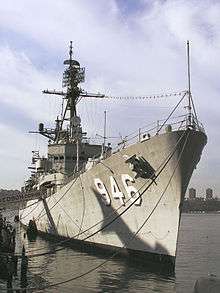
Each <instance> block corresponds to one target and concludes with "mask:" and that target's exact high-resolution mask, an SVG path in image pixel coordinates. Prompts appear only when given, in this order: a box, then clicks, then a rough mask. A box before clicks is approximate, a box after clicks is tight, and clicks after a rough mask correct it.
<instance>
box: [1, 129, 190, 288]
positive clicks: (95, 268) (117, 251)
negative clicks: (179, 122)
mask: <svg viewBox="0 0 220 293" xmlns="http://www.w3.org/2000/svg"><path fill="white" fill-rule="evenodd" d="M186 132H187V130H186ZM188 137H189V131H188V133H187V137H186V139H185V142H184V145H183V147H182V150H181V152H180V154H179V156H178V161H177V164H176V166H175V168H174V170H173V172H172V174H171V177H170V179H169V180H168V183H167V185H166V187H165V189H164V190H163V192H162V194H161V196H160V197H159V199H158V201H157V203H156V204H155V206H154V208H153V209H152V211H151V212H150V214H149V215H148V217H147V218H146V219H145V220H144V222H143V223H142V224H141V226H140V227H139V228H138V230H137V231H136V232H135V233H134V235H133V236H132V237H131V239H129V240H128V241H127V242H126V243H125V244H124V245H123V246H122V247H118V248H117V250H116V251H115V252H114V253H113V254H112V255H111V256H110V257H108V258H107V259H106V260H105V261H103V262H102V263H101V264H98V265H97V266H95V267H93V268H91V269H89V270H88V271H86V272H84V273H82V274H80V275H77V276H75V277H72V278H70V279H67V280H64V281H60V282H57V283H54V284H51V285H48V286H44V287H38V288H36V287H32V288H15V289H9V290H10V291H11V290H22V289H26V290H28V291H29V290H30V291H34V290H40V291H41V290H44V289H47V288H51V287H56V286H59V285H63V284H66V283H69V282H72V281H74V280H76V279H79V278H82V277H84V276H86V275H88V274H90V273H92V272H94V271H96V270H97V269H98V268H100V267H102V266H103V265H105V264H106V263H107V262H109V261H110V260H111V259H112V258H114V257H115V256H116V255H118V254H119V253H120V251H121V250H122V249H124V248H126V246H128V244H130V243H131V242H132V241H133V239H134V238H135V237H136V236H137V235H138V233H139V232H140V231H141V229H142V228H143V227H144V226H145V225H146V223H147V222H148V220H149V219H150V217H151V216H152V215H153V213H154V211H155V210H156V208H157V207H158V205H159V203H160V201H161V200H162V198H163V197H164V195H165V192H166V190H167V188H168V186H169V184H170V182H171V180H172V178H173V176H174V174H175V171H176V169H177V167H178V165H179V163H180V160H181V158H182V154H183V151H184V150H185V146H186V143H187V141H188ZM146 189H147V188H146ZM146 189H145V191H146ZM145 191H144V192H145ZM4 290H6V289H4ZM7 290H8V289H7ZM10 291H9V292H10Z"/></svg>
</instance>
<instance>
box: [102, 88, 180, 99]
mask: <svg viewBox="0 0 220 293" xmlns="http://www.w3.org/2000/svg"><path fill="white" fill-rule="evenodd" d="M183 93H184V94H185V93H186V91H185V90H184V91H180V92H174V93H168V94H160V95H158V94H157V95H155V94H154V95H147V96H120V97H117V96H104V98H105V99H115V100H123V99H125V100H137V99H142V100H143V99H155V98H167V97H171V96H181V95H182V94H183Z"/></svg>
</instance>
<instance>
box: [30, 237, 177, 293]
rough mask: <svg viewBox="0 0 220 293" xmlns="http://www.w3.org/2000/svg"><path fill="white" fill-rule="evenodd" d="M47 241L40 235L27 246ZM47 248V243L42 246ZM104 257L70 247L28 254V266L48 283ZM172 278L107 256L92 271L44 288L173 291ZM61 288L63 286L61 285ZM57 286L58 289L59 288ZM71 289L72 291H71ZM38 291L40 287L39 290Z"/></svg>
mask: <svg viewBox="0 0 220 293" xmlns="http://www.w3.org/2000/svg"><path fill="white" fill-rule="evenodd" d="M43 245H48V243H46V242H44V241H43V240H41V239H37V241H36V242H29V243H28V249H29V250H31V249H36V248H37V247H42V246H43ZM48 249H50V247H49V245H48V247H47V248H46V247H45V250H48ZM105 260H106V258H104V257H100V256H99V257H97V256H94V255H89V254H87V253H80V252H77V251H74V250H72V249H70V248H65V249H64V250H62V251H57V252H56V254H54V255H52V256H51V255H50V256H48V255H46V256H41V257H37V258H31V259H30V262H29V269H30V271H31V272H32V276H30V277H31V278H32V279H33V278H35V277H34V275H38V276H41V277H43V278H44V279H45V280H46V281H47V282H49V283H50V284H52V283H54V282H60V281H63V280H67V279H69V278H72V277H74V276H77V275H80V274H82V273H85V272H86V271H88V270H90V269H92V268H94V267H96V266H97V265H99V264H101V263H103V262H104V261H105ZM174 287H175V283H174V278H170V277H166V276H163V275H157V274H155V273H150V272H149V268H147V267H146V265H145V266H143V265H140V264H132V263H130V262H128V261H126V260H121V259H111V260H109V261H108V262H107V263H105V264H104V265H103V266H101V267H100V268H99V269H97V270H95V271H93V272H92V273H90V274H88V275H86V276H84V277H82V278H80V279H78V280H75V281H73V282H70V283H67V284H65V285H63V286H62V290H61V287H57V288H50V289H49V288H48V289H46V290H44V292H61V291H62V292H146V288H147V289H148V291H147V292H167V293H168V292H169V293H170V292H171V293H172V292H175V288H174ZM63 288H65V290H64V289H63ZM60 290H61V291H60ZM74 290H75V291H74ZM41 292H42V291H41Z"/></svg>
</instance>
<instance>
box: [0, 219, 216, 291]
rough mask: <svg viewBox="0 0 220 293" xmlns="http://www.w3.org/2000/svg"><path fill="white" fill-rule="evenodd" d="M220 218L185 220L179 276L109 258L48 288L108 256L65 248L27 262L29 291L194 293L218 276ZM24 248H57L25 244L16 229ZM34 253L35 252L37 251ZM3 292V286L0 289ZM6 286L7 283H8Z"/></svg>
mask: <svg viewBox="0 0 220 293" xmlns="http://www.w3.org/2000/svg"><path fill="white" fill-rule="evenodd" d="M219 217H220V215H218V214H209V215H204V214H200V215H183V218H182V223H181V230H180V237H179V244H178V254H177V261H176V277H175V278H174V277H169V276H166V275H162V274H158V273H155V272H151V268H149V267H147V265H146V264H144V265H143V264H142V265H141V264H137V263H134V262H132V263H131V262H128V261H127V260H126V259H123V260H122V259H114V258H113V259H109V261H108V262H107V263H105V264H104V265H103V266H101V267H99V268H98V269H97V270H94V271H93V272H91V273H89V274H86V275H85V276H84V277H81V278H79V279H77V280H74V281H72V282H69V283H65V284H62V285H61V286H59V287H49V286H50V285H51V284H54V283H57V282H61V281H65V280H68V279H70V278H72V277H74V276H78V275H81V274H83V273H85V272H87V271H88V270H90V269H92V268H94V267H96V266H98V265H99V264H101V263H103V262H104V261H105V260H106V258H107V257H100V256H94V255H90V254H87V253H82V252H79V251H75V250H73V249H71V248H68V247H66V248H65V249H63V250H61V251H57V252H56V253H54V254H50V255H44V256H40V257H34V258H30V259H29V271H28V280H29V284H30V286H36V287H37V286H40V285H41V286H48V288H47V289H44V290H43V291H39V290H36V291H34V292H51V293H52V292H54V293H55V292H57V293H58V292H59V293H60V292H64V293H65V292H79V293H87V292H103V293H104V292H105V293H106V292H149V293H151V292H163V293H168V292H169V293H174V292H175V293H191V292H193V286H194V282H195V280H196V279H197V278H199V277H201V276H207V274H208V272H210V273H214V274H217V275H218V273H219V271H220V247H219V235H220V233H219V232H220V227H219V225H218V223H219ZM18 235H19V236H20V239H21V240H20V242H18V246H17V249H18V250H19V249H21V246H22V244H23V242H25V245H26V248H27V250H29V251H31V250H36V249H38V248H42V247H43V251H48V250H51V249H53V248H54V243H50V242H48V241H45V240H43V239H41V238H39V237H38V238H37V239H36V241H28V240H27V239H23V231H22V230H18ZM38 252H42V250H40V251H38ZM35 253H36V252H35ZM0 287H1V284H0ZM4 287H5V284H4Z"/></svg>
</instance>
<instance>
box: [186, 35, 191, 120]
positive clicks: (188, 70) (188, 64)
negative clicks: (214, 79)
mask: <svg viewBox="0 0 220 293" xmlns="http://www.w3.org/2000/svg"><path fill="white" fill-rule="evenodd" d="M187 73H188V74H187V75H188V106H187V108H188V121H189V125H191V123H192V121H191V120H192V119H191V118H192V117H191V116H192V111H191V110H192V107H191V99H192V95H191V80H190V53H189V41H187Z"/></svg>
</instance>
